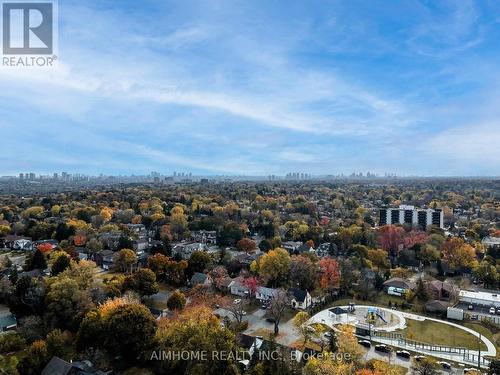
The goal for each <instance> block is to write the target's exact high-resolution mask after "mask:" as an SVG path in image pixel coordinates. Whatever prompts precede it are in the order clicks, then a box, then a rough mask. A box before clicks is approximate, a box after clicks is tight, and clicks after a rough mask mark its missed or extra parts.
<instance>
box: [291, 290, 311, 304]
mask: <svg viewBox="0 0 500 375" xmlns="http://www.w3.org/2000/svg"><path fill="white" fill-rule="evenodd" d="M288 293H290V294H291V295H293V297H294V298H295V300H296V301H298V302H304V300H305V299H306V296H307V291H305V290H301V289H298V288H290V289H288Z"/></svg>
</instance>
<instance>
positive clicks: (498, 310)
mask: <svg viewBox="0 0 500 375" xmlns="http://www.w3.org/2000/svg"><path fill="white" fill-rule="evenodd" d="M497 315H500V307H499V308H497Z"/></svg>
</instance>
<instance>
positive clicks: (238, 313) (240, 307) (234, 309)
mask: <svg viewBox="0 0 500 375" xmlns="http://www.w3.org/2000/svg"><path fill="white" fill-rule="evenodd" d="M247 305H248V301H247V300H245V299H240V300H239V301H238V302H236V303H231V304H229V305H227V306H224V309H225V310H227V311H229V312H230V313H231V315H233V316H234V319H236V321H237V322H238V323H241V321H242V320H243V316H245V314H246V313H245V306H247Z"/></svg>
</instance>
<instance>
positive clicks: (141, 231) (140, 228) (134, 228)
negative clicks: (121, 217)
mask: <svg viewBox="0 0 500 375" xmlns="http://www.w3.org/2000/svg"><path fill="white" fill-rule="evenodd" d="M127 228H128V229H129V230H130V233H132V234H135V235H137V236H139V238H142V237H146V236H147V233H148V232H147V230H146V226H145V225H144V224H127Z"/></svg>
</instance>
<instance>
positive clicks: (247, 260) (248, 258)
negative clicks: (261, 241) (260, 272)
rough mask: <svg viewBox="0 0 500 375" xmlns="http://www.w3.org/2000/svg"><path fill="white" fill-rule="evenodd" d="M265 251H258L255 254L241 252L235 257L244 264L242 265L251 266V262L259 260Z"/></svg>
mask: <svg viewBox="0 0 500 375" xmlns="http://www.w3.org/2000/svg"><path fill="white" fill-rule="evenodd" d="M263 255H264V253H263V252H256V253H255V254H247V253H241V254H238V255H237V256H236V257H235V259H236V260H237V261H238V262H239V263H240V264H241V265H242V266H247V267H249V266H250V264H252V262H253V261H258V260H259V259H260V257H261V256H263Z"/></svg>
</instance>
